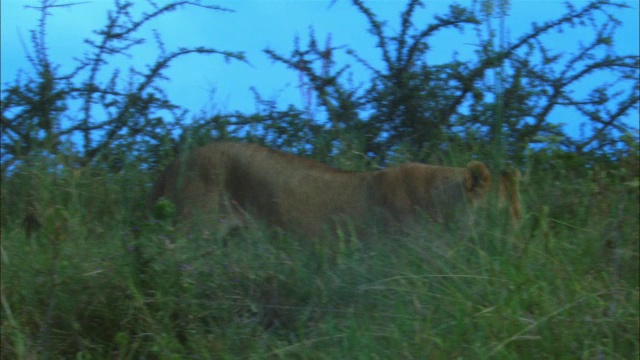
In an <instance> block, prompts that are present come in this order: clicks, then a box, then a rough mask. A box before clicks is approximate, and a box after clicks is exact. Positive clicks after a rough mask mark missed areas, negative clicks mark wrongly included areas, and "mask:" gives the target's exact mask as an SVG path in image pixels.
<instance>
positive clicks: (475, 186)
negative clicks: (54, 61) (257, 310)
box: [150, 143, 519, 235]
mask: <svg viewBox="0 0 640 360" xmlns="http://www.w3.org/2000/svg"><path fill="white" fill-rule="evenodd" d="M504 181H506V180H503V182H504ZM490 182H491V175H490V174H489V171H488V170H487V167H486V166H485V165H484V164H482V163H480V162H477V161H472V162H470V163H469V164H468V165H467V167H466V168H453V167H443V166H432V165H425V164H418V163H408V164H403V165H400V166H396V167H391V168H388V169H384V170H379V171H372V172H349V171H343V170H338V169H335V168H332V167H330V166H327V165H324V164H320V163H317V162H314V161H310V160H307V159H304V158H300V157H297V156H294V155H291V154H287V153H283V152H280V151H276V150H271V149H267V148H264V147H261V146H258V145H251V144H243V143H215V144H211V145H207V146H204V147H201V148H198V149H196V150H194V151H192V152H191V153H189V154H188V155H187V156H186V157H183V158H182V159H179V160H176V161H175V162H174V163H172V164H171V165H169V166H168V167H167V169H165V171H164V172H163V173H162V174H161V176H160V177H159V178H158V181H157V182H156V184H155V185H154V188H153V191H152V195H151V197H150V202H151V204H153V203H155V201H156V200H158V199H159V198H160V197H165V198H167V199H169V200H171V201H172V202H173V203H174V204H175V205H176V207H177V209H178V211H179V214H180V216H181V217H182V218H183V219H197V220H198V221H199V222H200V223H202V222H204V223H206V224H208V225H212V226H216V227H218V229H219V231H221V232H226V231H227V230H229V229H230V228H232V227H235V226H242V225H246V224H247V223H248V222H249V221H251V220H253V219H255V220H260V221H264V222H266V223H268V224H270V225H273V226H277V227H280V228H282V229H284V230H285V231H292V232H295V233H299V234H305V235H318V234H320V233H321V232H322V231H323V227H325V226H328V227H334V226H335V225H336V223H340V221H342V220H345V219H346V220H348V221H350V222H351V223H352V224H354V225H355V226H357V227H359V228H369V227H370V226H371V225H374V224H373V222H375V224H376V225H382V226H384V227H389V226H392V225H398V224H399V225H403V224H406V223H410V222H412V221H413V219H414V218H415V216H416V215H417V214H419V213H420V212H424V213H427V214H428V215H429V216H430V217H431V218H432V219H434V220H435V221H438V222H448V221H450V220H452V219H453V218H454V217H455V216H456V214H457V213H459V212H460V210H461V208H463V207H464V206H465V204H466V203H470V204H475V203H477V202H479V201H481V200H482V199H483V198H484V197H485V195H486V193H487V192H488V191H489V188H490ZM502 187H503V186H501V188H502ZM516 190H517V189H516ZM501 192H502V191H501ZM509 194H511V193H509ZM516 195H517V191H516ZM509 196H511V195H509ZM518 209H519V208H518ZM514 211H515V210H514ZM518 211H519V210H518Z"/></svg>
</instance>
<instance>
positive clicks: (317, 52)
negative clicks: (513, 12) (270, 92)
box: [266, 0, 638, 161]
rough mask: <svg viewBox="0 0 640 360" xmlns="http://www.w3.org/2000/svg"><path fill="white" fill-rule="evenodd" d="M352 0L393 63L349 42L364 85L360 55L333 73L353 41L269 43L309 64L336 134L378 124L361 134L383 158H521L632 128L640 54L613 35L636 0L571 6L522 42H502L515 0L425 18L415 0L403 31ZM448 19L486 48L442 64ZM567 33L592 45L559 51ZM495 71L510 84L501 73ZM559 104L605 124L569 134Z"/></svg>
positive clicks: (301, 65)
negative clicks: (289, 47) (288, 46)
mask: <svg viewBox="0 0 640 360" xmlns="http://www.w3.org/2000/svg"><path fill="white" fill-rule="evenodd" d="M352 2H353V4H354V6H355V7H356V8H357V9H358V10H359V11H360V12H361V13H362V15H363V16H365V17H366V19H367V20H368V22H369V27H370V28H369V32H370V33H371V34H372V35H373V36H374V37H375V40H376V43H377V48H378V49H379V51H380V58H381V59H382V64H383V65H382V67H376V66H374V65H372V64H371V63H370V62H369V61H367V60H365V59H363V58H362V57H360V56H358V54H357V53H356V52H355V51H354V50H351V49H348V48H347V50H346V51H347V53H349V54H351V55H352V56H353V58H354V59H355V60H356V61H357V62H358V63H360V64H362V65H364V66H365V67H366V68H368V69H369V70H370V71H371V73H372V79H371V82H370V84H369V86H367V87H366V88H364V89H363V90H362V91H358V89H355V90H354V89H353V88H352V87H350V86H349V85H348V82H347V81H345V80H344V78H345V76H344V75H345V74H347V73H348V71H347V70H348V66H349V65H344V66H342V67H339V68H338V70H335V69H334V67H331V69H332V71H329V72H327V71H326V66H324V64H326V62H327V56H329V57H330V56H331V54H333V53H335V52H336V51H339V50H341V48H339V47H334V48H331V49H330V50H331V51H328V50H327V49H322V48H319V47H318V45H317V41H316V39H315V37H314V35H313V33H311V34H310V40H309V43H308V45H307V47H306V48H304V49H303V48H301V47H300V46H299V44H298V42H296V43H295V48H294V50H293V51H292V53H291V54H289V55H287V56H285V55H281V54H277V53H275V52H274V51H271V50H266V52H267V54H268V55H269V56H270V57H271V58H272V59H274V60H276V61H278V62H281V63H283V64H285V65H286V66H288V67H289V68H291V69H292V70H294V71H302V72H304V74H305V76H306V77H307V78H308V80H309V82H310V83H311V84H312V86H313V89H314V90H315V94H316V97H317V99H318V104H320V106H322V107H323V108H324V110H325V112H326V114H327V117H328V119H329V120H328V121H327V122H326V124H329V126H330V128H331V129H333V130H335V131H336V133H335V135H334V136H335V138H334V140H339V139H340V136H339V133H340V132H342V133H348V134H366V136H361V140H362V142H363V144H364V145H363V150H364V151H365V152H366V153H368V154H369V155H376V156H377V157H378V158H379V160H381V161H384V159H385V157H386V156H387V155H388V154H392V153H393V151H394V149H398V148H400V147H401V146H402V145H403V144H404V145H407V147H408V148H411V149H413V150H414V151H416V152H417V153H423V154H438V153H442V152H446V151H447V150H450V149H452V148H454V147H469V146H478V144H490V145H491V147H493V148H495V146H496V145H497V146H498V147H499V149H498V150H499V151H503V150H502V149H506V150H507V151H508V153H509V154H510V155H511V156H512V157H513V158H514V159H516V160H517V159H519V158H520V157H521V155H522V152H523V150H524V149H525V148H526V147H527V146H528V144H532V143H536V142H538V143H539V142H543V143H546V142H548V141H550V140H552V139H559V140H558V144H559V146H562V147H563V148H564V149H565V150H567V151H575V152H583V151H587V150H589V151H608V150H611V149H612V147H611V146H612V145H613V144H614V142H615V141H614V140H615V138H614V137H615V136H618V135H620V134H621V133H624V132H627V131H629V130H630V129H629V127H628V125H626V124H625V123H624V122H623V119H624V118H625V117H628V116H629V115H630V114H631V112H632V111H634V110H636V109H637V108H638V72H637V64H638V55H637V54H634V55H625V54H623V55H619V54H617V53H616V49H615V46H614V45H615V44H614V43H613V40H612V39H613V38H614V34H615V32H616V31H618V30H619V26H620V22H619V21H618V20H616V19H615V17H614V15H613V14H612V10H614V9H620V8H626V7H627V6H626V5H625V4H624V3H621V2H617V1H609V0H595V1H591V2H589V3H587V4H585V5H584V6H582V7H580V8H577V7H574V6H573V5H571V4H567V5H566V6H567V8H566V12H565V13H564V14H563V15H562V16H560V17H558V18H556V19H552V20H549V21H547V22H544V23H542V24H535V23H534V24H532V26H531V29H530V30H529V31H528V32H526V33H524V34H522V35H520V36H519V37H517V38H516V39H515V40H513V41H510V40H509V39H506V38H505V37H504V29H503V30H502V32H503V36H502V37H501V39H502V40H501V41H500V42H499V44H498V45H496V33H495V31H494V30H493V27H492V26H490V25H491V24H490V21H491V18H492V16H495V15H498V16H499V17H502V19H503V20H504V18H505V17H506V16H508V10H509V8H508V1H498V2H496V3H495V4H493V3H494V2H493V1H483V2H480V3H476V5H481V6H474V8H472V9H468V8H465V7H462V6H459V5H452V6H451V7H450V10H449V13H447V14H445V15H441V16H435V17H434V21H433V22H432V23H431V24H427V25H426V26H418V25H417V24H416V23H415V21H414V18H415V14H416V12H417V11H418V9H420V8H421V7H422V6H423V4H422V2H421V1H419V0H412V1H409V2H408V3H407V6H406V8H405V10H404V11H403V12H402V13H401V14H400V29H399V31H398V33H397V34H391V35H389V34H388V33H387V32H386V27H385V24H384V22H382V21H381V20H379V19H378V17H377V16H376V14H374V13H373V11H372V10H371V9H370V8H369V7H367V5H366V3H365V2H364V1H361V0H352ZM490 5H496V6H497V8H496V7H493V8H492V7H491V6H490ZM445 29H459V30H461V31H465V30H475V33H476V34H477V40H478V43H477V44H476V48H477V50H476V51H475V58H472V59H465V60H464V61H463V60H461V59H458V58H457V57H456V56H454V57H453V59H452V60H451V61H449V62H446V63H442V64H431V63H430V62H429V61H428V58H429V57H428V54H429V52H431V51H435V50H436V49H433V48H432V47H431V46H430V40H431V38H432V37H433V36H434V35H436V34H437V33H438V32H440V31H442V30H445ZM555 31H559V32H560V31H567V32H568V31H580V32H581V34H582V35H583V38H584V39H585V43H583V44H580V45H579V46H578V47H577V49H576V50H575V51H569V52H565V51H564V50H565V49H553V48H552V46H551V45H547V44H546V43H545V36H546V35H547V34H549V33H551V32H555ZM331 61H332V60H331ZM331 64H332V65H335V64H334V63H333V62H331ZM493 72H497V75H496V76H497V78H498V79H499V81H500V83H499V86H496V82H494V81H489V76H488V75H489V74H490V73H493ZM596 74H606V75H607V78H608V79H611V81H601V82H600V83H596V85H595V86H594V87H593V88H591V89H586V91H584V90H585V89H582V90H583V91H581V92H577V91H574V90H575V88H576V85H577V84H578V83H579V82H580V81H581V80H583V79H584V78H586V77H589V76H592V75H596ZM559 108H571V109H574V110H576V113H578V114H581V115H582V118H581V119H580V120H581V121H582V122H584V123H585V124H588V125H589V126H590V127H591V128H592V129H593V131H592V132H591V133H590V134H587V135H585V136H583V137H581V138H578V139H576V138H571V137H569V136H566V134H564V133H563V132H562V129H561V127H560V126H559V125H557V124H556V123H554V122H552V121H551V120H552V119H551V113H552V111H554V110H556V109H559ZM354 114H355V116H354ZM321 121H322V120H321ZM615 134H618V135H615ZM476 150H478V151H480V152H483V151H484V152H486V153H487V155H488V154H490V153H492V152H493V150H492V149H491V148H485V149H484V150H483V149H476Z"/></svg>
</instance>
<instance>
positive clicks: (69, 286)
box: [0, 152, 640, 359]
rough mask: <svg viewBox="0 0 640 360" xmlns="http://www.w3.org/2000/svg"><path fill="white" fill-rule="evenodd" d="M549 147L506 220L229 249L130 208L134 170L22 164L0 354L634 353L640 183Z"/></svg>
mask: <svg viewBox="0 0 640 360" xmlns="http://www.w3.org/2000/svg"><path fill="white" fill-rule="evenodd" d="M543 155H544V156H546V157H544V156H543ZM557 156H559V154H557V153H556V154H553V153H544V152H542V153H540V154H532V155H531V157H532V158H535V157H541V158H540V160H539V162H534V161H533V160H532V163H534V164H536V165H532V168H531V169H530V170H529V171H528V172H527V173H525V178H524V179H523V181H524V184H523V195H524V200H525V204H527V208H528V210H529V211H528V212H527V213H526V215H525V219H524V221H523V224H522V226H521V228H520V229H519V230H517V231H513V230H511V229H509V227H507V226H505V223H504V222H503V221H502V220H500V218H499V217H495V216H490V215H489V214H487V216H486V217H484V216H481V217H480V218H478V221H477V222H476V223H475V225H474V226H473V227H471V228H469V227H461V228H458V229H448V230H447V229H443V228H441V227H439V226H437V225H436V224H430V223H428V222H427V223H425V228H424V230H423V231H416V232H415V233H409V234H403V235H394V236H382V235H379V236H377V237H375V238H372V239H368V240H366V241H365V240H363V239H359V240H358V239H356V238H354V237H353V235H352V234H351V233H350V231H349V228H348V227H345V228H344V229H343V230H344V231H342V232H339V234H338V236H337V237H336V238H327V239H322V240H311V239H296V238H292V237H289V236H286V235H283V234H279V233H277V232H267V231H263V230H264V229H261V228H259V227H258V228H249V229H245V230H242V231H240V232H238V233H235V234H232V235H231V236H230V237H229V238H228V239H227V245H226V247H223V246H222V245H221V244H218V243H216V242H214V241H211V239H209V238H207V237H203V236H199V235H196V234H193V235H190V236H186V235H184V234H179V233H178V232H176V231H173V230H172V229H171V228H170V227H166V226H163V225H162V224H160V223H155V222H150V223H147V222H146V220H145V219H144V218H141V217H138V216H134V215H135V214H139V213H141V212H143V211H142V209H141V208H140V207H139V206H138V205H137V204H140V203H144V198H145V196H146V193H147V192H148V190H147V188H146V186H145V183H146V175H145V174H144V173H142V172H140V171H139V170H137V172H136V171H131V172H129V171H128V170H127V171H124V172H122V173H120V174H118V175H113V174H108V173H105V172H104V171H102V170H94V171H90V170H84V171H64V170H61V171H59V172H56V173H52V172H51V171H50V170H49V168H50V167H49V166H47V165H46V164H41V165H38V162H36V161H34V162H33V164H34V165H33V166H32V167H29V168H26V167H25V168H20V169H19V170H18V171H16V172H15V173H13V174H11V175H9V176H7V177H6V178H4V179H3V186H2V208H3V209H8V208H11V209H12V210H13V211H11V212H7V211H3V213H2V216H3V219H2V228H1V231H2V239H3V240H2V256H1V261H2V310H1V311H2V317H1V319H2V320H1V321H2V329H3V331H2V334H1V335H0V343H1V345H2V346H1V349H2V350H1V351H2V358H3V359H10V358H32V357H49V358H61V357H64V358H71V357H76V358H105V357H113V356H118V357H122V358H143V357H145V358H187V357H195V356H199V357H201V358H209V357H211V356H215V357H220V358H238V357H240V358H249V357H285V358H290V357H300V358H317V357H319V356H320V357H322V356H324V357H326V358H347V357H349V356H350V355H352V354H362V355H361V356H363V357H365V358H369V357H380V358H397V357H398V356H400V357H404V358H424V357H428V358H450V357H453V356H454V357H464V358H543V357H548V358H561V357H564V356H566V355H567V354H572V355H573V354H580V356H582V357H587V358H591V357H598V356H604V357H612V358H616V357H619V358H633V357H637V356H638V355H639V354H640V343H639V342H638V338H639V336H640V333H638V328H637V323H638V318H639V316H640V314H639V312H638V308H639V305H640V304H639V303H638V299H639V297H638V292H637V284H638V281H640V278H639V274H638V272H637V255H638V253H639V252H640V249H639V244H638V238H639V236H640V234H639V233H638V229H639V226H638V218H637V214H638V211H639V209H638V201H637V199H638V188H637V187H629V186H627V185H625V184H624V183H623V182H620V181H619V177H618V176H621V175H615V174H618V173H619V174H622V173H623V172H622V171H621V167H618V168H613V167H610V168H609V169H608V170H607V173H606V174H605V173H603V170H602V169H604V165H600V166H601V167H600V169H601V170H600V171H599V172H596V171H595V170H589V171H587V172H586V176H576V175H575V174H581V172H579V171H578V169H579V168H580V167H574V166H572V165H570V164H571V162H567V164H568V166H566V169H564V170H563V167H562V163H563V162H564V161H565V159H562V158H556V157H557ZM559 159H560V160H559ZM336 161H337V162H340V163H344V164H349V163H350V162H349V161H342V160H340V159H336ZM574 161H577V160H574ZM42 162H46V161H45V160H42ZM543 164H545V165H547V166H546V167H544V166H542V165H543ZM549 164H550V165H549ZM554 164H557V165H554ZM576 171H578V172H576ZM590 171H591V172H590ZM595 174H600V175H598V176H596V175H595ZM27 194H30V195H29V196H30V197H29V196H27ZM27 199H28V200H27ZM20 204H23V205H20ZM162 206H164V204H161V207H162ZM31 208H35V209H37V212H36V213H34V214H32V216H33V217H34V218H35V220H37V221H38V222H39V223H40V226H39V227H37V228H33V229H32V230H31V234H29V235H27V231H26V223H24V222H23V221H22V220H21V219H22V217H23V216H24V215H25V213H26V214H29V211H31ZM163 209H164V210H166V211H165V212H166V213H170V212H171V211H170V206H164V208H163ZM164 210H163V211H164ZM167 216H170V215H167ZM136 228H139V230H136Z"/></svg>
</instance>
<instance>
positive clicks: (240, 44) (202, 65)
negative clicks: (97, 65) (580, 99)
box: [0, 0, 640, 127]
mask: <svg viewBox="0 0 640 360" xmlns="http://www.w3.org/2000/svg"><path fill="white" fill-rule="evenodd" d="M67 2H71V1H66V0H61V1H59V3H60V4H62V3H67ZM0 3H1V7H2V8H1V16H2V18H1V22H0V24H1V36H2V37H1V41H2V42H1V46H2V47H1V49H2V53H1V54H2V62H1V75H2V79H1V80H2V84H3V86H2V87H3V88H4V87H5V86H4V85H5V84H6V83H7V82H12V81H13V80H14V79H15V77H16V74H17V71H18V69H23V70H25V71H30V70H31V68H30V66H29V64H28V63H27V62H26V59H25V50H24V46H23V45H22V43H21V40H20V39H21V38H22V39H23V42H25V43H28V42H29V30H30V29H34V28H35V26H36V24H37V20H38V17H39V14H38V13H37V12H36V11H34V10H29V9H26V8H25V7H24V6H25V5H38V2H37V1H32V0H2V1H1V2H0ZM159 3H163V2H162V1H159ZM204 3H208V4H213V5H219V6H222V7H226V8H229V9H232V10H234V11H235V12H232V13H229V12H218V11H208V10H204V9H202V8H197V7H186V8H183V9H182V10H179V11H176V12H173V13H169V14H166V15H165V16H164V17H160V18H158V19H156V20H155V21H153V22H151V23H149V25H148V26H147V27H146V28H144V29H143V30H144V32H143V33H142V34H147V35H149V34H151V29H156V30H158V31H159V33H160V35H161V37H162V38H163V40H164V41H165V45H166V49H167V50H168V51H171V50H174V49H177V48H178V47H189V46H207V47H213V48H216V49H219V50H228V51H244V52H245V54H246V56H247V59H248V61H249V62H250V64H245V63H240V62H231V63H226V62H225V61H224V60H223V59H222V57H218V56H206V57H205V56H197V55H193V56H189V57H184V58H182V59H181V60H178V61H177V62H174V63H173V66H172V68H171V69H170V71H168V73H167V75H168V76H169V78H170V79H171V80H170V82H165V83H163V84H162V86H163V88H165V89H166V92H167V94H168V95H169V98H170V99H171V100H172V101H173V102H175V103H177V104H178V105H182V106H184V107H186V108H188V109H190V110H191V111H192V113H193V114H196V113H198V112H200V111H205V112H207V113H208V114H213V113H215V112H233V111H241V112H245V113H251V112H253V111H254V110H255V103H254V100H253V97H252V94H251V92H250V91H249V88H250V87H255V88H256V89H257V90H258V91H259V93H260V94H261V95H263V96H264V97H266V98H272V97H273V98H277V99H278V102H279V104H280V105H282V106H283V107H284V106H287V105H288V104H294V105H296V106H300V107H302V103H303V101H302V99H301V95H300V92H299V90H298V88H297V86H298V74H296V73H295V72H293V71H291V70H288V69H286V68H285V67H284V65H282V64H277V63H273V62H272V61H270V60H269V59H268V58H267V56H266V55H265V54H264V53H263V52H262V50H263V49H265V48H267V47H268V48H271V49H273V50H275V51H277V52H279V53H281V54H284V55H286V54H288V53H289V52H290V51H291V50H292V49H293V39H294V37H295V36H296V35H297V36H299V37H300V40H301V43H302V44H304V43H306V41H307V39H308V32H309V29H310V28H313V29H314V32H315V34H316V37H317V39H318V40H319V41H320V43H321V44H324V41H325V39H326V37H327V36H328V35H329V34H330V36H331V44H332V45H333V46H341V45H346V46H348V47H350V48H352V49H354V50H355V51H356V52H357V53H358V54H359V55H360V56H361V57H363V58H365V59H368V60H370V61H371V62H372V63H373V64H374V65H375V64H379V60H378V59H379V58H380V53H379V50H378V49H377V48H376V47H375V39H374V38H373V37H372V36H371V35H369V34H368V32H367V29H368V24H367V22H366V20H365V18H364V16H363V15H362V14H360V13H359V12H358V10H357V9H356V8H355V7H354V6H353V5H351V2H350V1H347V0H338V1H336V2H335V4H334V5H333V6H329V4H330V1H329V0H323V1H305V0H260V1H258V0H252V1H250V0H235V1H228V0H227V1H204ZM405 3H406V2H405V1H398V0H375V1H370V2H366V4H367V5H368V6H370V7H371V8H372V9H373V11H374V13H376V14H377V15H378V16H379V18H380V19H382V20H385V21H388V26H387V34H393V33H395V32H396V30H397V29H398V25H397V24H398V15H399V13H400V12H401V11H402V10H403V9H404V5H405ZM425 3H426V7H425V8H423V9H420V10H419V11H418V12H417V15H418V16H417V17H416V18H415V19H416V20H417V21H416V22H415V23H416V24H427V23H428V22H429V21H430V20H431V19H432V18H433V16H434V15H436V14H443V13H445V12H446V11H447V9H448V7H449V5H450V4H452V3H453V2H452V1H443V0H441V1H425ZM458 3H460V4H462V5H470V4H471V1H458ZM573 3H574V4H575V5H576V6H581V5H584V4H586V1H574V2H573ZM627 3H628V4H629V5H630V6H632V7H633V9H628V10H626V11H617V12H616V15H617V18H618V19H619V20H621V21H622V22H623V27H622V29H621V30H620V31H619V32H618V34H617V35H618V37H617V38H616V39H615V42H616V48H617V51H618V53H619V54H626V55H632V54H634V55H637V54H638V53H639V50H638V44H639V42H640V40H639V37H638V34H639V33H640V31H639V29H638V22H639V21H638V1H637V0H636V1H628V2H627ZM563 4H564V2H563V1H556V0H535V1H524V0H512V1H511V11H510V16H509V17H508V18H507V23H506V25H507V28H508V32H509V37H510V38H511V39H512V40H515V39H517V38H518V37H519V36H520V35H522V34H523V33H525V32H526V31H527V30H529V29H530V28H531V23H532V22H533V21H536V22H538V23H541V22H543V21H545V20H550V19H553V18H555V17H558V16H560V15H561V14H563V13H564V9H565V8H564V5H563ZM112 7H113V2H112V1H111V0H93V1H88V2H87V3H84V4H80V5H76V6H73V7H69V8H60V9H57V10H54V11H53V13H52V16H51V17H50V18H49V26H48V34H47V36H48V37H47V41H48V45H49V50H50V51H49V55H50V59H51V60H52V61H54V62H55V63H58V64H59V65H61V70H62V72H65V71H68V70H70V69H72V67H73V64H74V63H73V58H74V57H82V55H83V53H84V52H86V51H87V50H88V48H87V47H86V46H85V45H84V44H83V39H85V38H87V37H93V36H94V35H93V34H92V33H91V31H92V30H96V29H99V28H101V27H102V26H103V25H104V24H105V23H106V11H107V10H108V9H111V8H112ZM145 10H146V11H148V10H149V7H148V5H147V3H146V2H145V1H139V2H136V8H135V10H134V12H135V13H139V12H142V11H145ZM471 30H472V29H471V28H468V29H467V31H466V33H465V34H464V35H463V34H460V33H459V32H458V31H456V30H446V31H443V32H441V33H440V34H438V35H436V36H435V37H434V38H433V39H432V40H431V42H430V44H431V46H432V50H431V52H430V53H429V54H428V56H429V57H430V58H429V62H430V63H431V64H435V63H440V62H446V61H448V60H450V59H451V57H452V54H453V52H454V51H457V52H459V54H460V57H461V58H463V59H464V57H465V56H466V55H467V54H470V53H471V52H472V51H473V49H474V47H473V43H474V41H475V37H474V35H473V31H471ZM581 36H584V31H582V32H581V31H577V32H576V31H568V32H566V33H563V34H552V35H549V36H548V37H547V38H546V39H545V45H547V46H549V47H551V48H553V49H554V50H569V49H572V48H573V47H572V46H575V45H576V44H577V43H578V42H579V41H580V40H583V41H584V42H588V41H589V38H581ZM148 39H149V41H148V42H147V44H146V45H144V46H143V47H140V48H138V49H137V50H134V53H133V55H134V56H133V57H132V58H124V57H119V58H114V59H112V60H113V61H112V63H111V64H110V65H112V66H118V67H122V68H123V69H127V68H128V67H129V66H130V65H137V66H138V67H139V68H140V69H143V67H142V66H143V65H144V64H149V63H151V62H152V61H153V60H154V59H155V56H156V55H157V50H156V49H157V48H156V46H155V44H154V41H153V40H152V37H151V36H149V37H148ZM336 59H337V60H338V65H342V64H344V63H345V62H347V61H348V62H349V63H353V61H352V60H351V59H350V58H348V57H346V56H338V57H337V58H336ZM343 61H344V62H343ZM353 69H354V79H355V82H356V83H359V82H366V81H367V80H368V79H369V77H370V74H369V73H368V72H366V71H365V70H364V69H362V68H358V67H357V66H354V68H353ZM108 75H110V73H109V72H105V76H108ZM213 90H215V92H214V91H213ZM563 117H564V118H566V116H563ZM562 121H564V122H565V123H567V121H566V120H564V119H563V120H562ZM628 121H629V123H630V124H633V125H634V126H635V127H637V126H638V116H637V114H634V116H632V117H630V118H629V119H628ZM568 123H569V124H568V125H569V126H570V127H575V126H577V123H575V124H572V123H571V121H568Z"/></svg>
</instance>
